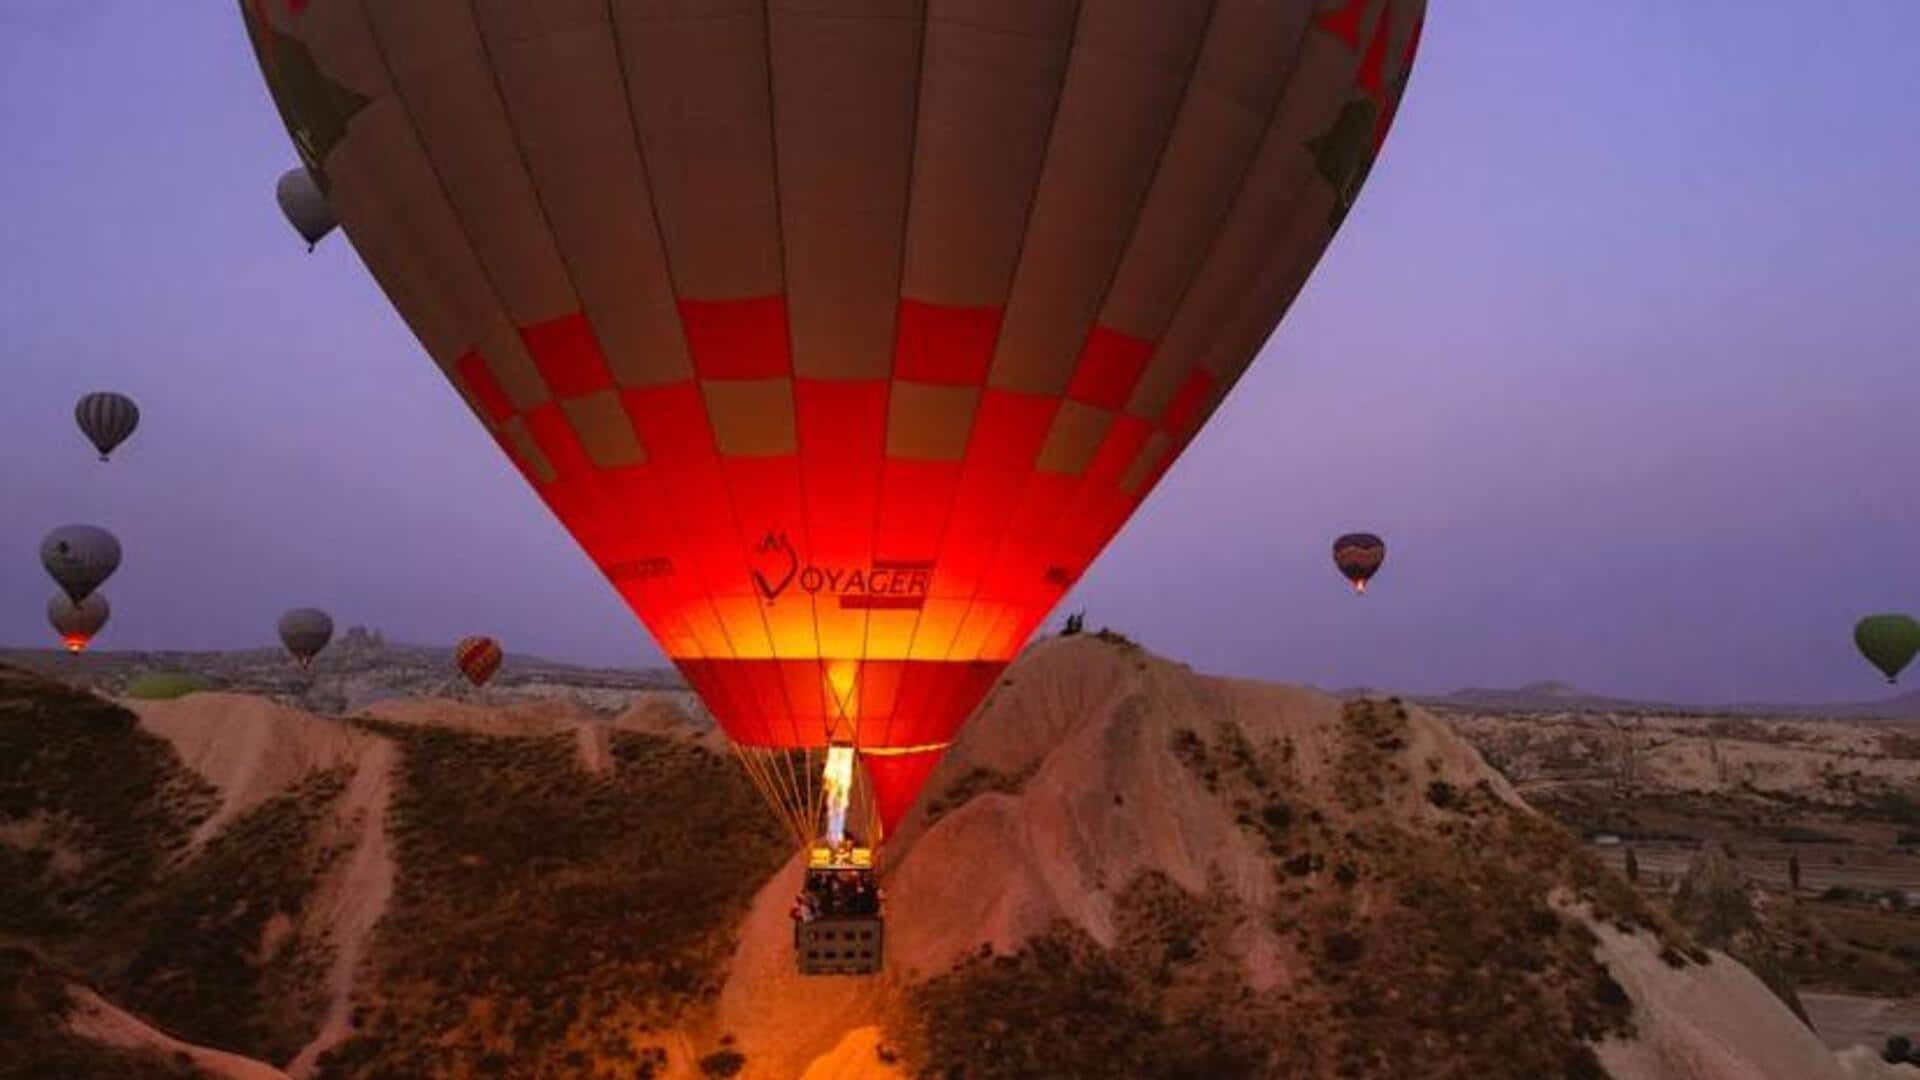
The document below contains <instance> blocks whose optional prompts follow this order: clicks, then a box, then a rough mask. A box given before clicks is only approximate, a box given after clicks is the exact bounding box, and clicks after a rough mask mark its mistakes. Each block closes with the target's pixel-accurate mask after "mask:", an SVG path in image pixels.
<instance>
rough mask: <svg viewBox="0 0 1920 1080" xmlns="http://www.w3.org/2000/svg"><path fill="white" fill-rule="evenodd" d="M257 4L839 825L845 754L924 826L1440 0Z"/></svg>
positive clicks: (470, 335) (390, 211) (604, 526)
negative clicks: (959, 757) (928, 793)
mask: <svg viewBox="0 0 1920 1080" xmlns="http://www.w3.org/2000/svg"><path fill="white" fill-rule="evenodd" d="M241 8H242V11H243V13H244V15H245V18H246V22H247V25H248V29H249V32H250V36H251V39H252V41H253V43H254V45H255V48H256V51H257V53H258V56H259V60H260V64H261V67H262V70H263V72H264V74H265V77H266V81H267V84H268V86H269V87H270V88H271V89H272V91H273V94H274V97H275V98H276V100H277V101H278V103H279V106H280V109H281V113H282V116H283V118H284V119H285V122H286V125H287V128H288V130H289V131H290V133H291V134H292V137H293V141H294V143H295V145H296V147H297V148H298V150H299V151H300V153H301V155H302V158H303V161H304V163H305V164H306V166H307V168H308V169H309V170H310V171H311V173H312V175H313V178H314V179H315V181H316V182H317V183H318V184H319V186H320V187H321V189H322V190H323V191H325V192H326V194H327V197H328V202H329V204H330V206H331V208H332V210H333V214H334V216H335V217H336V218H338V220H339V221H340V223H341V225H342V227H343V228H344V229H345V231H346V233H347V235H348V236H349V237H350V238H351V239H352V241H353V244H354V247H355V248H356V249H357V251H358V252H359V254H360V256H361V257H362V258H363V259H364V261H365V263H366V265H367V267H368V269H369V270H370V271H371V272H372V273H373V275H374V276H375V278H377V279H378V281H379V283H380V285H381V287H382V288H383V289H384V290H385V292H386V294H387V296H388V297H389V298H390V299H391V300H392V301H393V303H394V305H395V307H396V308H397V309H398V310H399V312H400V314H401V315H402V316H403V317H404V318H405V319H406V321H407V322H408V324H409V325H410V326H411V327H412V329H413V330H414V332H415V333H416V334H417V335H418V337H419V338H420V341H421V343H422V344H423V345H424V347H425V349H426V351H427V352H428V353H429V354H430V355H431V356H432V358H433V360H434V362H435V363H436V364H437V365H438V366H439V367H440V369H441V371H442V372H443V374H444V375H445V376H446V378H447V379H448V380H450V381H451V382H452V383H453V385H454V386H455V387H456V388H457V389H458V390H459V392H460V394H461V395H462V396H463V397H464V398H465V399H466V402H467V404H468V405H469V406H470V407H471V408H472V410H473V412H474V414H475V415H476V416H477V417H478V419H479V421H480V423H481V424H482V425H484V427H485V428H486V430H487V431H488V432H489V433H490V434H491V435H492V436H493V437H494V439H495V440H496V441H497V442H498V444H499V445H500V447H501V449H502V450H503V451H504V452H505V453H506V454H507V455H508V457H509V458H511V459H512V461H513V462H514V464H515V465H517V466H518V467H519V469H520V471H521V472H522V473H523V474H524V475H525V477H526V479H527V482H528V483H529V484H531V485H532V486H533V488H534V490H535V491H536V492H538V493H539V495H540V497H541V498H542V499H544V500H545V501H546V504H547V505H548V506H549V507H550V508H551V509H552V510H553V512H554V514H555V515H556V516H557V517H558V518H559V520H560V521H561V522H562V523H563V524H564V525H565V526H566V528H567V529H568V530H569V531H571V532H572V534H573V536H574V537H575V539H577V540H578V541H579V543H580V544H581V546H582V547H583V548H584V549H585V550H586V552H587V553H588V555H589V556H590V557H591V558H592V559H593V561H594V562H595V563H596V564H597V565H598V566H599V568H600V569H601V571H602V572H603V573H604V574H605V575H606V577H607V579H608V580H609V581H610V582H611V583H612V585H613V587H614V588H616V589H617V590H619V592H620V594H621V595H622V596H623V597H624V598H625V599H626V601H627V602H628V604H629V605H630V606H631V607H632V608H633V610H634V612H635V613H636V614H637V615H638V616H639V617H640V619H641V620H642V621H644V622H645V623H646V625H647V627H648V629H649V630H651V631H652V633H653V635H654V637H655V638H656V639H657V640H658V641H659V642H660V644H661V646H662V648H663V649H664V650H665V651H666V653H667V655H668V656H670V657H671V658H672V659H673V660H674V662H675V663H676V664H677V665H678V666H679V668H680V670H681V671H682V672H683V673H684V674H685V676H686V678H687V679H688V681H689V682H690V683H691V684H692V685H693V686H694V687H695V688H696V689H697V690H698V692H699V693H700V695H701V697H702V699H703V700H704V701H705V702H706V704H707V705H708V707H709V708H710V709H711V711H712V712H713V714H714V716H715V717H716V718H717V720H718V722H719V724H720V726H721V727H722V728H723V729H724V730H725V731H726V733H727V734H728V735H729V736H730V737H731V738H732V740H733V742H734V744H735V745H736V746H737V747H738V748H740V750H741V753H742V758H743V760H744V761H745V762H746V763H747V765H748V768H749V772H750V773H751V774H752V775H754V776H755V777H756V778H758V779H760V780H762V781H767V782H766V783H764V784H763V786H764V787H765V788H766V790H767V792H768V794H769V797H770V798H772V799H774V800H775V801H776V803H777V804H779V805H780V806H782V807H783V808H784V809H785V810H786V811H787V814H788V819H789V821H790V822H791V823H792V824H793V826H794V829H795V831H796V833H797V834H799V835H800V836H801V837H802V838H803V839H804V838H810V837H812V836H813V835H814V834H815V830H816V829H817V824H816V823H817V822H818V820H819V813H818V811H819V805H818V804H819V802H820V800H821V798H822V794H821V792H822V790H824V789H822V788H817V787H812V786H809V785H810V784H812V783H813V782H814V780H815V779H816V778H821V777H823V775H825V774H822V773H820V772H819V771H817V766H818V764H819V761H818V759H819V757H820V756H821V755H822V754H825V756H826V757H827V758H828V759H833V758H834V757H835V753H834V752H835V751H838V752H839V753H840V755H841V758H842V759H844V757H845V754H846V753H848V752H857V754H858V757H859V759H860V761H861V763H862V764H863V765H864V769H862V770H861V771H860V776H861V780H860V784H862V785H864V786H865V788H866V790H867V791H868V793H869V794H870V796H871V798H872V800H873V803H874V805H875V806H876V807H877V810H878V814H879V817H880V819H881V823H882V824H883V825H884V826H886V827H888V828H891V827H892V826H893V824H894V823H896V822H897V821H899V819H900V818H901V816H902V815H903V814H904V813H905V811H906V810H907V808H908V807H909V806H910V805H911V804H912V802H913V801H914V798H915V796H916V794H917V793H918V792H919V790H920V788H921V785H922V784H923V783H924V781H925V780H926V778H927V776H928V773H929V772H930V771H931V770H932V768H933V766H934V764H935V763H936V762H937V761H939V760H940V757H941V754H942V753H943V752H944V751H945V749H946V747H947V745H948V744H949V743H950V742H951V741H952V739H953V737H954V733H955V731H956V729H958V727H959V726H960V724H961V722H962V721H963V720H964V719H965V718H966V717H967V715H968V714H969V713H970V712H971V711H972V710H973V708H974V707H975V706H976V705H977V704H978V703H979V702H980V700H981V698H982V696H983V695H984V694H985V692H986V691H987V689H988V688H989V687H991V686H992V685H993V683H994V681H995V680H996V679H997V678H998V676H999V673H1000V671H1001V669H1003V668H1004V667H1005V666H1006V665H1007V663H1008V662H1009V661H1010V660H1011V659H1012V658H1013V657H1014V656H1015V655H1016V654H1017V653H1018V651H1019V649H1020V647H1021V646H1022V644H1023V643H1024V642H1025V641H1026V639H1027V637H1028V636H1029V634H1031V633H1032V631H1033V630H1034V628H1035V626H1036V625H1037V624H1038V623H1039V622H1040V621H1041V619H1042V618H1044V617H1045V615H1046V613H1047V611H1048V610H1049V609H1050V608H1052V607H1053V606H1054V605H1055V603H1056V602H1057V601H1058V600H1059V599H1060V598H1061V596H1062V595H1063V594H1064V593H1065V592H1066V590H1067V589H1069V588H1070V587H1071V586H1072V585H1073V584H1074V582H1076V581H1077V580H1079V578H1080V576H1081V574H1082V573H1083V572H1084V571H1085V570H1086V568H1087V565H1088V563H1089V562H1091V561H1092V559H1093V558H1094V557H1095V555H1097V554H1098V553H1099V552H1100V550H1101V549H1102V548H1103V547H1104V546H1105V545H1106V543H1107V542H1108V540H1109V539H1111V538H1112V536H1113V535H1114V533H1115V531H1116V530H1118V529H1119V528H1120V526H1121V524H1122V523H1124V522H1125V521H1126V519H1127V517H1128V516H1129V515H1130V514H1132V513H1133V511H1134V509H1135V508H1136V507H1138V506H1139V505H1140V503H1141V501H1142V500H1143V499H1145V498H1146V497H1147V495H1148V493H1149V492H1151V491H1152V490H1153V488H1154V485H1155V484H1156V483H1157V482H1158V481H1159V479H1160V478H1161V476H1162V475H1164V474H1165V472H1166V471H1167V469H1168V467H1169V466H1170V465H1172V463H1173V462H1174V460H1175V459H1176V458H1177V457H1178V456H1179V454H1180V452H1181V450H1182V449H1183V448H1184V447H1186V446H1187V445H1188V443H1189V441H1190V440H1191V439H1192V438H1193V436H1194V433H1195V431H1196V430H1198V429H1199V427H1200V425H1201V424H1203V423H1204V422H1205V421H1206V419H1207V418H1208V417H1209V416H1210V415H1211V414H1212V413H1213V412H1214V410H1215V409H1216V408H1218V406H1219V404H1220V401H1221V399H1222V397H1223V396H1224V395H1225V394H1226V393H1227V391H1228V390H1229V389H1230V388H1231V387H1232V386H1233V385H1234V383H1235V382H1236V381H1237V380H1238V379H1239V378H1240V376H1241V374H1242V373H1243V372H1244V371H1245V370H1246V368H1247V365H1248V364H1249V363H1250V362H1251V361H1252V359H1253V357H1254V355H1255V353H1256V352H1258V350H1259V349H1260V346H1261V345H1262V343H1264V342H1265V341H1266V340H1267V338H1268V336H1269V335H1270V334H1271V333H1272V332H1273V329H1274V327H1275V325H1276V324H1277V323H1278V321H1279V319H1280V317H1281V316H1282V314H1283V313H1284V312H1285V311H1286V310H1287V307H1288V306H1289V304H1291V302H1292V300H1293V298H1294V296H1295V295H1296V294H1298V292H1299V290H1300V288H1301V286H1302V284H1303V283H1304V282H1305V281H1306V279H1307V276H1308V274H1309V273H1310V272H1311V271H1312V269H1313V267H1314V265H1315V263H1316V262H1317V261H1318V259H1319V256H1320V254H1321V252H1322V250H1323V249H1325V247H1326V246H1327V243H1328V242H1329V241H1330V240H1331V239H1332V237H1333V234H1334V232H1335V230H1336V229H1337V228H1338V227H1339V225H1340V223H1341V221H1342V220H1343V218H1345V216H1346V215H1347V212H1348V210H1349V209H1350V207H1351V206H1352V205H1353V201H1354V198H1355V196H1356V195H1357V193H1358V191H1359V188H1360V185H1361V183H1362V181H1363V180H1364V179H1365V178H1366V176H1367V173H1368V171H1369V169H1370V168H1371V166H1372V164H1373V161H1374V156H1375V154H1376V152H1377V151H1378V149H1379V147H1380V144H1381V141H1382V140H1383V139H1384V138H1385V136H1386V133H1387V129H1388V127H1389V125H1390V124H1391V123H1392V121H1393V117H1394V113H1395V109H1396V107H1397V106H1398V104H1399V101H1400V98H1401V92H1402V89H1403V88H1404V86H1405V83H1406V79H1407V75H1408V71H1409V69H1410V67H1411V65H1412V63H1413V58H1414V53H1415V50H1416V48H1417V45H1418V40H1419V35H1420V25H1421V20H1422V17H1423V13H1424V10H1425V4H1424V2H1423V0H1129V2H1119V0H1112V2H1097V3H1096V2H1085V3H1083V2H1078V0H1018V2H1009V0H808V2H806V3H799V2H794V0H771V2H763V3H754V2H743V0H688V2H682V3H673V4H662V3H656V2H644V0H612V2H610V3H591V4H586V3H554V2H551V0H494V2H489V3H484V4H452V3H428V2H422V0H354V2H346V0H305V2H301V3H288V2H284V0H242V4H241ZM795 755H808V756H811V757H813V758H814V759H815V760H814V763H813V765H812V766H809V767H807V768H803V769H797V770H795V771H796V772H797V773H799V774H800V775H803V776H804V777H806V778H807V783H805V784H801V785H798V788H799V790H797V791H796V792H795V793H794V794H791V795H784V794H782V790H783V788H782V787H781V786H780V785H776V784H774V783H772V782H771V779H772V777H773V776H774V775H775V772H776V771H777V770H778V771H781V772H783V773H784V770H786V769H789V768H792V764H791V761H792V758H793V757H794V756H795ZM839 767H840V766H839V765H838V764H836V766H835V768H836V769H838V768H839ZM831 775H838V773H837V772H834V773H832V774H831ZM821 782H822V783H828V781H826V780H824V779H821ZM829 787H830V788H831V789H832V791H833V792H836V794H832V795H831V797H832V798H835V799H837V798H840V797H841V796H840V795H839V794H837V792H839V791H841V790H842V786H841V785H839V784H838V783H837V782H832V783H829Z"/></svg>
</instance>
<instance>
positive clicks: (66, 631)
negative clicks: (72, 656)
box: [47, 592, 113, 653]
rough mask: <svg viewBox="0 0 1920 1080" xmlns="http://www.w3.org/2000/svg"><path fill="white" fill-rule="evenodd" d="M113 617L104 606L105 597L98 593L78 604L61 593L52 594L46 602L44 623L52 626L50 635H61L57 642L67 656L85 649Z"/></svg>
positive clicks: (108, 608) (107, 606)
mask: <svg viewBox="0 0 1920 1080" xmlns="http://www.w3.org/2000/svg"><path fill="white" fill-rule="evenodd" d="M112 614H113V609H112V607H111V606H109V605H108V604H107V598H106V597H105V596H104V595H102V594H100V593H97V592H96V593H93V594H92V595H90V596H88V597H87V598H86V599H85V600H82V601H81V602H79V603H78V604H76V603H74V602H73V601H72V600H71V599H70V598H68V596H67V594H66V593H63V592H57V593H54V594H53V595H52V596H51V597H49V598H48V599H47V622H48V624H49V625H51V626H52V627H53V632H54V633H56V634H59V635H60V643H61V644H62V645H64V646H66V649H67V651H68V652H70V653H77V652H79V651H81V650H82V649H85V648H86V647H87V645H88V643H90V642H92V641H93V638H94V635H95V634H98V633H99V632H100V628H101V627H103V626H105V625H107V618H108V616H110V615H112Z"/></svg>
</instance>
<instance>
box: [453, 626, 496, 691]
mask: <svg viewBox="0 0 1920 1080" xmlns="http://www.w3.org/2000/svg"><path fill="white" fill-rule="evenodd" d="M503 658H504V657H503V655H502V653H501V652H500V643H499V642H497V641H495V640H493V639H492V638H490V637H480V636H474V637H468V638H461V639H460V644H458V645H455V646H454V647H453V663H454V666H456V667H458V668H459V669H460V674H462V675H465V676H466V677H467V681H468V682H470V683H472V684H473V685H475V686H485V685H487V680H488V679H491V678H493V673H494V672H496V671H498V670H500V661H501V660H502V659H503Z"/></svg>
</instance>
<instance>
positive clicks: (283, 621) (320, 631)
mask: <svg viewBox="0 0 1920 1080" xmlns="http://www.w3.org/2000/svg"><path fill="white" fill-rule="evenodd" d="M332 640H333V616H331V615H328V614H327V613H326V612H324V611H321V610H320V609H318V608H294V609H293V610H292V611H289V612H287V613H286V614H285V615H282V616H280V644H282V645H284V646H286V649H287V653H288V654H289V655H291V656H292V657H293V660H294V663H296V664H299V665H300V666H301V667H303V668H304V667H306V666H307V665H308V664H311V663H313V658H314V657H316V656H319V655H320V650H322V649H324V648H326V647H327V642H329V641H332Z"/></svg>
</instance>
